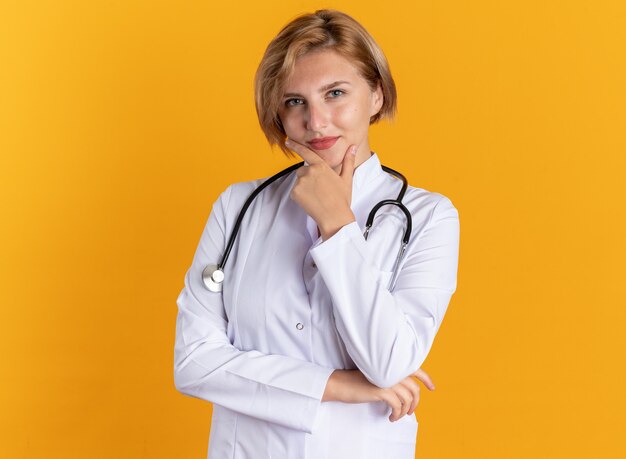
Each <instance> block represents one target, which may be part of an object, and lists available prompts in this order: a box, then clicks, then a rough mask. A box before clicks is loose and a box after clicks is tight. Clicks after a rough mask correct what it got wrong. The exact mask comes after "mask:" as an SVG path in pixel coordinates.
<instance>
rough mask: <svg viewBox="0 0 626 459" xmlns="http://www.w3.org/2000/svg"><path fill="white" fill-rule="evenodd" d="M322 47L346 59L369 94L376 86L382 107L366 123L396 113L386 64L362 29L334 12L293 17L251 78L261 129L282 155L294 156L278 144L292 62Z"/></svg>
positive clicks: (349, 18)
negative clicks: (360, 77) (285, 88)
mask: <svg viewBox="0 0 626 459" xmlns="http://www.w3.org/2000/svg"><path fill="white" fill-rule="evenodd" d="M321 48H327V49H332V50H334V51H336V52H338V53H339V54H340V55H342V56H343V57H345V58H346V59H348V60H350V62H352V63H353V64H354V65H355V67H356V68H357V70H358V71H359V73H360V74H361V76H362V77H363V78H364V79H365V80H366V81H367V82H368V84H369V86H370V89H371V90H372V91H375V90H376V88H377V86H378V84H380V86H381V88H382V92H383V105H382V107H381V109H380V111H379V112H378V113H377V114H376V115H374V116H372V118H371V119H370V124H373V123H376V122H378V121H379V120H381V119H385V118H386V119H393V117H394V115H395V112H396V104H397V101H396V99H397V94H396V85H395V83H394V81H393V78H392V76H391V72H390V70H389V64H388V62H387V59H386V58H385V55H384V53H383V51H382V49H380V47H379V46H378V44H377V43H376V42H375V41H374V38H373V37H372V36H371V35H370V34H369V32H368V31H367V30H365V28H364V27H363V26H362V25H361V24H359V23H358V22H357V21H356V20H354V19H353V18H351V17H350V16H348V15H347V14H345V13H342V12H340V11H336V10H328V9H325V10H317V11H316V12H315V13H312V14H303V15H301V16H298V17H297V18H295V19H294V20H292V21H291V22H289V23H288V24H287V25H286V26H284V27H283V29H282V30H281V31H280V32H279V33H278V35H276V37H275V38H274V39H273V40H272V41H271V42H270V44H269V45H268V46H267V49H266V50H265V54H264V55H263V58H262V59H261V62H260V64H259V67H258V69H257V72H256V75H255V79H254V96H255V104H256V112H257V116H258V117H259V123H260V125H261V129H262V130H263V133H264V134H265V137H267V140H268V142H269V144H270V145H271V146H272V145H278V146H279V147H280V149H281V150H282V151H283V152H284V153H285V154H286V155H287V156H293V153H292V152H291V151H290V150H289V149H288V148H287V147H285V146H284V144H283V142H284V140H285V137H286V133H285V130H284V128H283V126H282V123H281V122H280V118H279V116H278V110H279V108H280V103H281V102H280V101H281V98H282V93H283V91H284V86H285V84H286V82H287V80H288V79H289V77H290V76H291V74H292V73H293V69H294V66H295V62H296V59H297V58H298V57H300V56H302V55H304V54H306V53H308V52H310V51H313V50H317V49H321Z"/></svg>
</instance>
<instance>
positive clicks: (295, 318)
mask: <svg viewBox="0 0 626 459" xmlns="http://www.w3.org/2000/svg"><path fill="white" fill-rule="evenodd" d="M255 92H256V94H255V95H256V108H257V113H258V116H259V121H260V124H261V128H262V129H263V132H264V133H265V135H266V136H267V138H268V140H269V143H270V145H278V146H279V147H280V148H281V149H282V150H283V151H284V152H285V153H287V154H292V153H291V151H293V152H295V153H296V154H298V155H299V156H300V157H301V158H302V159H303V160H304V162H305V164H304V166H302V167H300V168H298V169H296V170H295V171H294V172H290V173H288V174H286V175H284V176H282V177H280V178H279V179H277V180H275V181H273V182H271V184H269V185H268V186H267V187H266V188H264V189H263V190H262V191H261V192H260V193H259V194H258V195H257V196H256V198H255V199H254V201H252V203H251V204H250V206H249V207H248V208H247V211H246V213H245V216H244V217H243V220H242V223H241V229H240V231H239V232H238V233H237V236H236V239H235V242H234V244H233V246H232V250H231V251H230V255H229V258H228V264H227V265H226V266H225V267H224V269H223V273H224V276H225V279H224V280H223V282H221V277H220V276H221V273H222V271H221V270H220V271H217V275H212V273H215V272H216V271H214V270H213V268H211V269H210V270H209V271H208V276H209V277H208V278H210V279H209V280H208V281H207V271H206V270H205V268H206V267H207V266H208V265H215V264H217V263H218V262H219V261H220V260H221V259H222V256H223V254H224V252H225V250H226V248H227V244H228V240H229V238H230V236H231V234H232V232H233V230H234V228H235V226H236V220H237V217H238V215H239V212H240V210H241V209H242V207H244V203H245V202H246V200H247V199H248V197H249V196H250V195H251V193H252V192H253V191H254V190H255V189H256V188H257V187H258V186H259V185H260V184H261V183H263V182H264V181H265V179H262V180H255V181H252V182H244V183H236V184H233V185H231V186H230V187H228V188H227V189H226V190H225V191H224V192H223V193H222V194H221V195H220V197H219V198H218V200H217V202H216V203H215V204H214V206H213V210H212V212H211V215H210V216H209V219H208V222H207V224H206V227H205V229H204V231H203V233H202V236H201V239H200V243H199V246H198V249H197V251H196V253H195V257H194V259H193V263H192V265H191V267H190V269H189V270H188V272H187V274H186V277H185V287H184V289H183V290H182V292H181V294H180V296H179V297H178V300H177V304H178V308H179V312H178V317H177V328H176V344H175V372H174V376H175V383H176V387H177V388H178V390H180V391H181V392H183V393H185V394H187V395H190V396H193V397H198V398H201V399H204V400H208V401H210V402H213V404H214V406H213V419H212V422H211V436H210V442H209V458H237V459H240V458H254V459H260V458H281V459H282V458H315V459H317V458H346V457H354V458H361V459H374V458H377V459H378V458H380V459H382V458H385V459H388V458H394V459H398V458H413V457H414V454H415V440H416V434H417V421H416V420H415V416H413V411H414V410H415V407H416V405H417V403H418V400H419V385H418V383H417V381H416V380H415V379H414V378H417V379H419V380H421V381H422V382H423V383H424V384H425V385H426V386H427V387H428V388H430V389H433V388H434V386H433V385H432V382H431V381H430V379H429V377H428V375H427V374H426V373H424V372H423V371H422V370H420V369H419V367H420V366H421V364H422V362H424V359H425V358H426V356H427V354H428V352H429V350H430V348H431V346H432V343H433V340H434V338H435V334H436V333H437V330H438V329H439V326H440V324H441V322H442V320H443V316H444V314H445V312H446V309H447V307H448V304H449V301H450V298H451V296H452V294H453V293H454V291H455V290H456V273H457V261H458V245H459V220H458V213H457V210H456V209H455V207H454V206H453V205H452V203H451V202H450V200H449V199H448V198H446V197H445V196H443V195H441V194H438V193H435V192H430V191H427V190H424V189H420V188H415V187H408V189H407V190H406V194H405V195H404V197H403V199H402V203H403V204H404V205H405V206H406V208H407V211H408V213H409V214H410V217H411V220H412V227H411V230H410V240H409V243H408V245H407V247H406V252H405V253H404V255H403V256H402V257H401V258H399V259H400V262H399V263H397V262H396V258H397V257H396V254H398V250H399V247H400V245H401V243H402V240H403V235H404V233H405V230H406V228H407V224H408V219H407V215H406V214H405V213H404V212H403V211H402V210H401V209H400V208H399V207H398V206H396V205H386V206H383V207H381V208H380V209H379V210H378V212H377V213H376V216H375V218H374V224H373V226H372V228H371V230H370V232H369V234H368V237H367V240H366V238H365V237H364V232H363V231H364V228H365V223H366V219H367V217H368V214H369V213H370V210H371V209H372V208H373V207H374V206H375V205H376V204H377V203H379V202H380V201H382V200H387V199H396V197H397V196H398V194H399V192H400V190H401V189H402V182H401V181H400V180H398V179H397V178H394V177H393V176H392V175H390V174H389V173H387V172H386V171H385V170H384V169H383V167H382V166H381V163H380V159H379V157H378V155H377V154H376V153H374V152H372V150H371V149H370V145H369V141H368V130H369V126H370V125H371V124H372V123H375V122H377V121H378V120H380V119H383V118H391V117H392V116H393V114H394V112H395V107H396V90H395V86H394V82H393V79H392V77H391V74H390V71H389V66H388V64H387V61H386V59H385V56H384V54H383V52H382V51H381V50H380V48H379V47H378V45H377V44H376V42H375V41H374V39H373V38H372V37H371V36H370V35H369V33H368V32H367V31H366V30H365V29H364V28H363V27H362V26H361V25H360V24H359V23H357V22H356V21H355V20H354V19H352V18H351V17H349V16H347V15H346V14H343V13H340V12H338V11H333V10H320V11H316V12H315V13H314V14H307V15H303V16H300V17H298V18H296V19H295V20H293V21H292V22H290V23H289V24H287V25H286V26H285V27H284V28H283V29H282V30H281V31H280V33H279V34H278V35H277V36H276V37H275V38H274V40H272V42H271V43H270V44H269V46H268V48H267V50H266V52H265V55H264V56H263V59H262V61H261V63H260V65H259V68H258V71H257V75H256V86H255ZM207 269H208V268H207ZM394 271H396V275H394ZM205 282H208V283H205ZM218 284H219V285H220V286H221V287H222V288H221V289H220V288H214V290H217V291H211V290H209V289H207V285H208V286H209V287H212V288H213V287H215V286H216V285H218Z"/></svg>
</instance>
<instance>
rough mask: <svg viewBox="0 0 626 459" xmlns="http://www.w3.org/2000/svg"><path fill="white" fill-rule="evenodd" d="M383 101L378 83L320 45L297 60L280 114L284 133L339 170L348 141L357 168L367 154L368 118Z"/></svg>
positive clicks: (368, 155)
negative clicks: (372, 84) (370, 81)
mask: <svg viewBox="0 0 626 459" xmlns="http://www.w3.org/2000/svg"><path fill="white" fill-rule="evenodd" d="M382 104H383V94H382V90H381V88H380V86H378V88H377V89H376V91H372V90H371V89H370V87H369V85H368V83H367V81H366V80H365V79H364V78H363V77H362V76H361V75H359V73H358V71H357V69H356V67H354V65H353V64H352V63H351V62H350V61H349V60H347V59H346V58H344V57H343V56H341V55H340V54H338V53H337V52H336V51H334V50H332V49H323V50H316V51H312V52H309V53H307V54H305V55H303V56H300V57H299V58H298V59H297V60H296V63H295V68H294V72H293V75H292V76H291V78H290V79H289V80H288V81H287V84H286V85H285V92H284V95H283V98H282V100H281V105H280V109H279V111H278V116H279V117H280V120H281V122H282V124H283V128H284V129H285V132H286V134H287V137H289V138H290V139H292V140H295V141H296V142H298V143H301V144H303V145H305V146H306V147H307V148H309V149H310V150H312V151H313V152H315V153H317V155H319V156H320V157H321V158H322V159H323V160H324V161H326V163H327V164H328V165H329V166H330V167H331V168H333V169H335V170H336V171H339V170H340V169H341V162H342V160H343V156H344V154H345V152H346V151H347V149H348V147H349V146H350V145H352V144H354V145H357V146H358V150H357V156H356V166H358V165H359V164H361V163H362V162H363V161H365V160H367V158H369V157H370V147H369V142H368V136H367V134H368V129H369V121H370V117H372V116H373V115H375V114H376V113H378V111H379V110H380V108H381V107H382ZM319 139H327V141H325V142H324V141H323V142H320V141H319ZM316 140H318V141H317V142H315V141H316Z"/></svg>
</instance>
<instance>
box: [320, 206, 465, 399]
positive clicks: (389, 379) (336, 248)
mask: <svg viewBox="0 0 626 459" xmlns="http://www.w3.org/2000/svg"><path fill="white" fill-rule="evenodd" d="M438 196H440V198H439V200H438V201H437V202H436V203H435V204H434V207H433V209H432V211H431V212H430V214H429V218H428V221H427V223H426V225H425V226H424V227H423V230H422V231H421V232H420V234H418V235H412V237H413V238H416V240H415V241H413V240H412V241H411V242H410V243H409V246H408V248H407V252H406V255H405V260H404V263H403V265H402V267H401V269H400V271H399V274H398V278H397V283H396V286H395V288H394V289H393V291H392V292H389V291H388V289H387V282H388V278H387V279H381V276H380V271H379V269H378V268H377V267H376V264H375V262H374V256H373V255H374V254H373V252H372V251H373V250H375V249H374V246H373V244H371V243H368V241H365V239H364V237H363V234H362V233H361V230H360V228H359V226H358V224H357V223H356V222H352V223H350V224H348V225H345V226H344V227H342V228H341V229H340V230H339V231H338V232H337V233H335V234H334V235H333V236H332V237H330V238H329V239H327V240H326V241H324V242H322V243H321V244H320V245H318V246H317V247H315V248H313V249H312V250H311V255H312V257H313V259H314V261H315V263H316V265H317V268H318V269H319V271H320V274H321V275H322V277H323V279H324V282H325V284H326V286H327V288H328V290H329V292H330V295H331V298H332V303H333V313H334V315H335V322H336V326H337V330H338V332H339V334H340V336H341V338H342V339H343V341H344V343H345V345H346V349H347V351H348V353H349V354H350V356H351V358H352V359H353V360H354V363H355V364H356V366H357V367H358V368H359V370H360V371H361V372H362V373H363V374H364V375H365V377H366V378H367V379H368V380H369V381H370V382H372V383H373V384H375V385H376V386H379V387H383V388H387V387H391V386H393V385H395V384H397V383H399V382H400V381H402V380H403V379H404V378H406V377H407V376H408V375H410V374H411V373H413V372H415V371H416V370H417V369H418V368H420V367H421V365H422V363H423V362H424V360H425V359H426V356H427V355H428V352H429V350H430V348H431V346H432V344H433V340H434V338H435V335H436V333H437V331H438V329H439V326H440V325H441V322H442V320H443V317H444V314H445V313H446V310H447V308H448V304H449V302H450V299H451V297H452V294H453V293H454V292H455V290H456V277H457V265H458V249H459V218H458V212H457V210H456V208H455V207H454V206H453V205H452V202H451V201H450V200H449V199H448V198H447V197H445V196H443V195H438ZM389 237H396V235H395V234H394V235H390V236H389ZM399 243H400V241H398V244H399ZM387 256H389V257H394V258H395V256H396V253H391V254H389V255H387Z"/></svg>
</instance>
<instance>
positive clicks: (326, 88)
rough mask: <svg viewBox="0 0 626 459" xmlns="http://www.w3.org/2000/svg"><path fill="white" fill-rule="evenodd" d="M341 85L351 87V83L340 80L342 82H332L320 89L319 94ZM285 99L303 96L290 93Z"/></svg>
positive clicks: (286, 94)
mask: <svg viewBox="0 0 626 459" xmlns="http://www.w3.org/2000/svg"><path fill="white" fill-rule="evenodd" d="M340 84H348V85H349V84H350V82H349V81H344V80H340V81H333V82H332V83H330V84H326V85H324V86H322V87H321V88H320V89H319V92H324V91H328V90H329V89H330V88H334V87H335V86H339V85H340ZM283 97H302V95H301V94H298V93H295V92H288V93H285V94H284V95H283Z"/></svg>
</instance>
